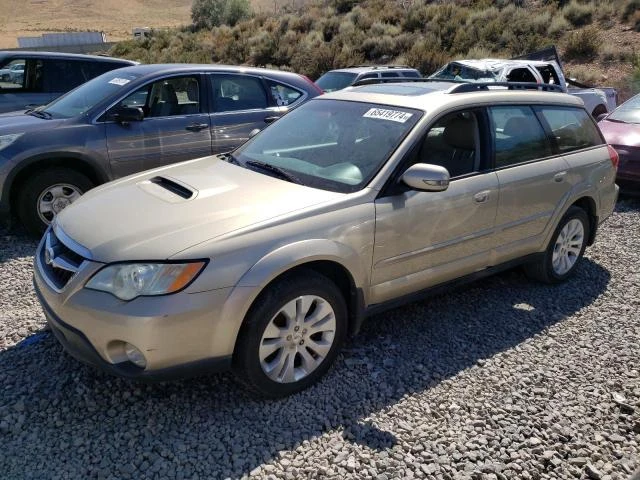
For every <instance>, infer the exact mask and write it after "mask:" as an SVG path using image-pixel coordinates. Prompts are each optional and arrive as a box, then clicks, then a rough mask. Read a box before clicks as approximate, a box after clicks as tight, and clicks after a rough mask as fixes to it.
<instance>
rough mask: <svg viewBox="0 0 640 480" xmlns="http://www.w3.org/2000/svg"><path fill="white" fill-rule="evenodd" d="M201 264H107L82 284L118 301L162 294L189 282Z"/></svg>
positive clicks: (203, 264) (197, 272)
mask: <svg viewBox="0 0 640 480" xmlns="http://www.w3.org/2000/svg"><path fill="white" fill-rule="evenodd" d="M205 265H206V262H192V263H122V264H116V265H109V266H107V267H105V268H103V269H102V270H100V271H99V272H98V273H96V274H95V275H94V276H93V277H92V278H91V280H89V281H88V282H87V284H86V285H85V287H86V288H90V289H92V290H100V291H103V292H108V293H111V294H112V295H115V296H116V297H118V298H119V299H121V300H133V299H134V298H136V297H140V296H143V295H166V294H167V293H174V292H177V291H179V290H182V289H183V288H184V287H186V286H187V285H189V283H191V282H192V281H193V280H194V279H195V278H196V277H197V276H198V274H199V273H200V272H201V271H202V269H203V268H204V266H205Z"/></svg>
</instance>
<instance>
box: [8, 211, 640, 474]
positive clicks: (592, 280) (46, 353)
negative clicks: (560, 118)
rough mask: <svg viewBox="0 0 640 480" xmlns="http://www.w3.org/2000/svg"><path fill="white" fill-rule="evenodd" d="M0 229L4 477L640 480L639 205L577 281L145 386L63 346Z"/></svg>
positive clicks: (475, 299) (473, 288)
mask: <svg viewBox="0 0 640 480" xmlns="http://www.w3.org/2000/svg"><path fill="white" fill-rule="evenodd" d="M34 249H35V243H34V242H32V241H30V240H28V239H26V238H25V237H24V236H21V235H19V234H15V233H10V232H7V231H6V230H0V304H1V308H0V445H1V447H0V478H3V479H4V478H9V479H13V478H16V479H18V478H19V479H21V478H33V479H46V478H69V479H75V478H82V479H85V478H97V479H127V478H131V479H145V478H158V479H165V478H170V479H173V478H178V479H196V478H198V479H214V478H226V477H231V478H237V477H252V478H254V477H255V478H277V479H281V478H284V479H299V478H322V479H325V478H326V479H346V478H363V479H376V480H384V479H393V478H403V479H405V478H409V479H410V478H438V479H440V478H441V479H474V480H475V479H514V478H522V479H539V478H590V479H603V480H604V479H625V480H626V479H628V478H629V477H630V476H631V474H632V473H633V471H634V470H635V469H636V468H638V467H640V460H639V455H640V448H639V444H640V318H639V317H640V200H631V199H627V200H623V201H621V202H620V203H619V205H618V208H617V211H616V213H615V214H614V216H613V217H612V218H610V219H609V220H608V222H607V223H606V224H605V226H604V228H603V229H602V231H601V232H600V235H599V238H598V241H597V243H596V245H595V246H594V247H592V248H590V249H589V250H588V251H587V255H586V259H585V261H584V262H583V264H582V266H581V268H580V269H579V271H578V273H577V276H576V278H574V279H573V280H571V281H570V282H568V283H566V284H563V285H560V286H555V287H549V286H544V285H539V284H535V283H532V282H530V281H528V280H527V279H526V278H525V277H524V276H523V275H522V273H520V271H517V270H516V271H512V272H507V273H504V274H501V275H499V276H495V277H492V278H490V279H486V280H483V281H481V282H479V283H475V284H472V285H470V286H468V287H465V288H461V289H459V290H456V291H454V292H451V293H448V294H445V295H441V296H438V297H435V298H432V299H430V300H428V301H424V302H421V303H415V304H412V305H409V306H406V307H403V308H398V309H395V310H392V311H390V312H388V313H385V314H382V315H379V316H377V317H375V318H372V319H371V320H370V321H369V322H368V323H366V324H365V327H364V331H363V332H362V334H361V335H360V336H358V337H357V338H356V339H354V340H353V341H351V342H350V344H349V345H348V347H347V350H346V351H345V352H344V354H343V355H342V356H341V357H340V359H339V361H338V362H337V364H336V366H335V368H334V369H332V371H331V372H330V374H329V375H328V376H327V377H326V378H325V379H324V380H323V382H321V383H320V384H319V385H317V386H315V387H313V388H311V389H309V390H307V391H305V392H303V393H302V394H298V395H296V396H293V397H291V398H288V399H284V400H279V401H263V400H258V399H255V398H251V397H250V396H248V395H247V394H246V393H245V391H244V390H243V389H242V388H240V387H238V386H237V385H236V384H235V383H234V382H233V380H232V379H231V377H230V376H229V375H213V376H209V377H204V378H198V379H193V380H189V381H182V382H175V383H165V384H154V385H147V384H137V383H131V382H128V381H124V380H120V379H117V378H113V377H110V376H108V375H105V374H102V373H98V372H96V371H94V370H92V369H90V368H88V367H85V366H82V365H80V364H78V363H77V362H76V361H75V360H73V359H72V358H70V357H69V356H67V355H66V354H64V353H63V351H62V349H61V347H60V346H59V345H58V343H57V342H56V341H55V339H54V338H53V337H52V335H51V334H50V333H48V332H47V331H46V330H45V329H44V327H45V322H44V318H43V315H42V313H41V310H40V307H39V306H38V303H37V301H36V298H35V295H34V293H33V290H32V286H31V261H32V259H31V255H32V253H33V251H34Z"/></svg>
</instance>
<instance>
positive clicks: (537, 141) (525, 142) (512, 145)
mask: <svg viewBox="0 0 640 480" xmlns="http://www.w3.org/2000/svg"><path fill="white" fill-rule="evenodd" d="M489 116H490V119H491V131H492V132H493V138H494V148H495V162H496V167H497V168H500V167H507V166H509V165H514V164H517V163H522V162H527V161H530V160H534V159H536V158H544V157H548V156H550V155H552V149H551V144H550V143H549V140H548V138H547V136H546V135H545V132H544V130H543V128H542V125H540V122H539V121H538V119H537V118H536V115H535V113H534V112H533V110H532V109H531V108H530V107H521V106H509V107H491V108H490V109H489Z"/></svg>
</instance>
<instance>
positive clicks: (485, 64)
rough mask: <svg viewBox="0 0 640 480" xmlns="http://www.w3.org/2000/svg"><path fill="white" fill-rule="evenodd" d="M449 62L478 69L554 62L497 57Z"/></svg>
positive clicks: (541, 64)
mask: <svg viewBox="0 0 640 480" xmlns="http://www.w3.org/2000/svg"><path fill="white" fill-rule="evenodd" d="M451 63H458V64H460V65H464V66H467V67H471V68H476V69H478V70H499V69H501V68H504V67H510V66H517V65H522V66H525V65H534V66H544V65H549V64H550V63H554V62H553V61H549V62H545V61H542V60H504V59H499V58H481V59H477V60H454V61H452V62H451Z"/></svg>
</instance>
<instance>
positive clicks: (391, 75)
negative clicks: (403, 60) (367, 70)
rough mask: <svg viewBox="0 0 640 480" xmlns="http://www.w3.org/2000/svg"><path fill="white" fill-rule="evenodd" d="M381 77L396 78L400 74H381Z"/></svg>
mask: <svg viewBox="0 0 640 480" xmlns="http://www.w3.org/2000/svg"><path fill="white" fill-rule="evenodd" d="M380 76H381V77H382V78H394V77H399V76H400V73H398V72H382V73H381V74H380Z"/></svg>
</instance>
